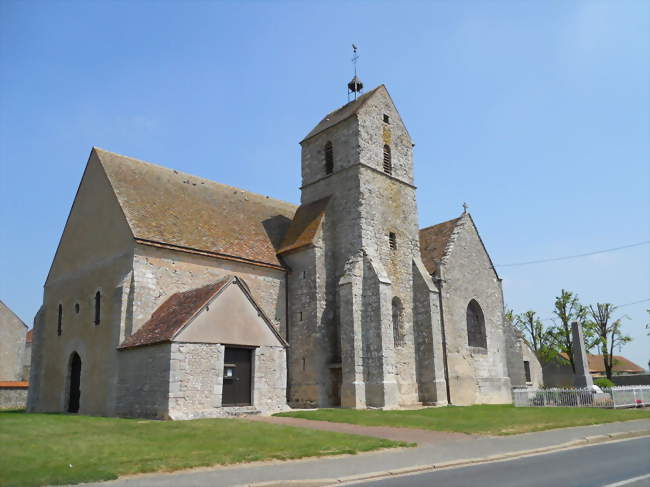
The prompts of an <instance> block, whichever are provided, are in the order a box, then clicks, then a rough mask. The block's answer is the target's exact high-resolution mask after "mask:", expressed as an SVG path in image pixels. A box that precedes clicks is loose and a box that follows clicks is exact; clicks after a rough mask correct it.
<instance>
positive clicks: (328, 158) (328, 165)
mask: <svg viewBox="0 0 650 487" xmlns="http://www.w3.org/2000/svg"><path fill="white" fill-rule="evenodd" d="M332 172H334V149H332V143H331V142H330V141H329V140H328V141H327V143H326V144H325V174H332Z"/></svg>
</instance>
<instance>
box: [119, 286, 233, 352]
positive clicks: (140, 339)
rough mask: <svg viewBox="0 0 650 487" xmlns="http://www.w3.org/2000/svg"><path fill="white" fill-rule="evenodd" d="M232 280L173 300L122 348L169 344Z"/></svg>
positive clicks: (174, 296) (175, 295)
mask: <svg viewBox="0 0 650 487" xmlns="http://www.w3.org/2000/svg"><path fill="white" fill-rule="evenodd" d="M232 279H233V277H232V276H228V277H225V278H224V279H222V280H220V281H218V282H215V283H213V284H208V285H207V286H203V287H200V288H198V289H192V290H191V291H185V292H182V293H176V294H174V295H172V296H170V297H169V298H167V299H166V300H165V301H164V302H163V303H162V304H161V305H160V306H159V307H158V309H156V311H154V312H153V314H152V315H151V318H149V320H148V321H147V322H146V323H145V324H144V325H142V327H140V328H139V329H138V331H136V332H135V333H134V334H133V335H131V336H130V337H128V338H126V340H124V341H123V342H122V344H121V345H120V346H119V348H131V347H139V346H142V345H152V344H154V343H161V342H167V341H170V340H171V339H172V338H173V337H174V335H175V334H176V332H177V331H179V330H180V329H181V328H182V327H183V325H185V323H187V322H188V320H190V318H192V317H193V316H194V315H195V314H196V313H197V312H198V311H199V310H201V308H203V306H205V304H206V303H207V302H208V301H210V299H211V298H212V297H213V296H214V295H215V294H217V293H218V292H219V291H221V289H222V288H223V287H224V286H226V285H227V284H228V283H229V282H231V281H232Z"/></svg>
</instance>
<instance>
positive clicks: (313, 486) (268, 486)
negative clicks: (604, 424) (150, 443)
mask: <svg viewBox="0 0 650 487" xmlns="http://www.w3.org/2000/svg"><path fill="white" fill-rule="evenodd" d="M643 436H650V430H641V431H628V432H620V433H609V434H604V435H591V436H585V437H583V438H580V439H577V440H572V441H568V442H565V443H561V444H558V445H553V446H548V447H543V448H535V449H531V450H520V451H516V452H511V453H504V454H500V455H489V456H485V457H480V458H468V459H461V460H452V461H449V462H441V463H436V464H430V465H416V466H413V467H405V468H400V469H392V470H385V471H379V472H369V473H363V474H359V475H350V476H347V477H341V478H330V479H309V480H291V481H277V480H274V481H270V482H262V483H253V484H240V485H237V486H235V487H281V486H291V487H328V486H334V485H354V484H356V483H359V482H367V481H369V480H379V479H383V478H388V477H397V476H401V475H412V474H417V473H423V472H430V471H433V470H442V469H446V468H458V467H466V466H470V465H477V464H481V463H489V462H498V461H506V460H512V459H514V458H522V457H527V456H532V455H540V454H544V453H552V452H555V451H560V450H568V449H573V448H580V447H583V446H588V445H595V444H598V443H606V442H616V441H624V440H627V439H631V438H640V437H643Z"/></svg>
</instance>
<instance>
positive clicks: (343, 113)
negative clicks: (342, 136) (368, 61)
mask: <svg viewBox="0 0 650 487" xmlns="http://www.w3.org/2000/svg"><path fill="white" fill-rule="evenodd" d="M383 86H384V85H379V86H377V88H375V89H373V90H370V91H369V92H367V93H364V94H363V95H361V96H360V97H358V98H357V99H356V100H354V101H351V102H349V103H346V104H345V105H343V106H342V107H341V108H337V109H336V110H334V111H333V112H330V113H328V114H327V115H325V118H323V119H322V120H321V121H320V122H318V125H316V126H315V127H314V128H313V129H312V131H311V132H309V133H308V134H307V136H306V137H305V138H304V139H302V141H303V142H304V141H305V140H307V139H309V138H311V137H313V136H314V135H317V134H319V133H321V132H322V131H323V130H327V129H328V128H330V127H333V126H334V125H336V124H337V123H340V122H342V121H343V120H347V119H348V118H350V117H351V116H352V115H354V114H355V113H357V112H358V111H359V109H360V108H361V107H362V106H363V105H364V103H365V102H366V101H368V99H369V98H370V97H371V96H372V94H373V93H375V92H376V91H377V90H378V89H379V88H382V87H383Z"/></svg>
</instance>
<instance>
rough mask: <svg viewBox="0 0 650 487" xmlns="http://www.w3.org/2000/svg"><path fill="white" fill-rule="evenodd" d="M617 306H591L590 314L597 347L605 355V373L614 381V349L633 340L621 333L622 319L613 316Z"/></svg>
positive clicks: (609, 304) (601, 304)
mask: <svg viewBox="0 0 650 487" xmlns="http://www.w3.org/2000/svg"><path fill="white" fill-rule="evenodd" d="M615 311H616V306H614V305H613V304H611V303H596V306H593V305H590V306H589V314H590V315H591V319H592V320H593V326H594V331H595V333H596V338H597V345H598V346H599V348H600V351H601V353H602V354H603V361H604V362H605V373H606V374H607V378H608V379H610V380H611V379H612V367H613V365H614V347H617V346H618V347H619V348H620V347H621V345H624V344H625V343H628V342H630V341H631V340H632V338H630V337H629V336H627V335H623V332H622V331H621V327H622V321H623V320H622V318H618V319H614V318H613V315H614V312H615Z"/></svg>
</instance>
